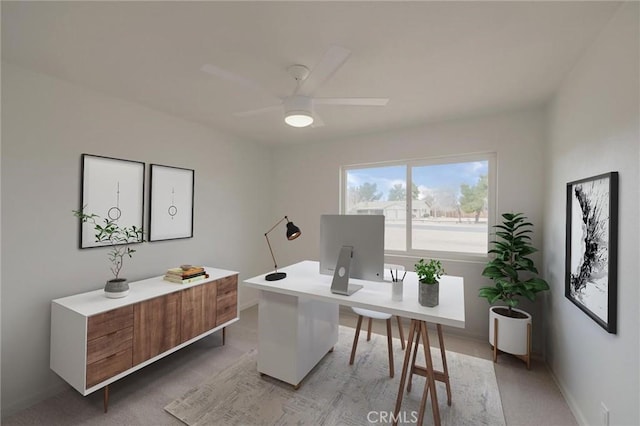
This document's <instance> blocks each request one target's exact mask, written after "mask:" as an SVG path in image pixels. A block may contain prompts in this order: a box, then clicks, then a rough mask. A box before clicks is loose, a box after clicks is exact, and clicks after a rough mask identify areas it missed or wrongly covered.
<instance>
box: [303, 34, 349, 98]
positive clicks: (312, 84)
mask: <svg viewBox="0 0 640 426" xmlns="http://www.w3.org/2000/svg"><path fill="white" fill-rule="evenodd" d="M350 54H351V51H350V50H349V49H345V48H344V47H340V46H331V47H329V49H327V51H326V52H324V55H323V56H322V59H320V62H318V64H317V65H316V66H315V67H313V69H312V70H311V74H309V76H308V77H307V78H306V79H305V80H304V81H303V82H302V84H300V86H299V87H298V90H297V93H299V94H301V95H306V96H310V95H311V94H313V93H314V92H315V91H316V89H318V87H320V86H321V85H322V84H323V83H324V82H325V81H327V80H328V79H329V78H331V76H332V75H333V74H334V73H335V72H336V71H337V70H338V68H340V67H341V66H342V64H344V62H345V61H346V60H347V58H348V57H349V55H350Z"/></svg>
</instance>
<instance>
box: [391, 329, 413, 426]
mask: <svg viewBox="0 0 640 426" xmlns="http://www.w3.org/2000/svg"><path fill="white" fill-rule="evenodd" d="M416 324H418V321H416V320H414V319H412V320H411V325H410V326H409V340H408V341H407V350H406V351H405V353H404V362H403V363H402V373H401V375H400V387H399V388H398V398H397V399H396V408H395V409H394V410H393V419H394V420H393V425H394V426H397V424H398V420H397V419H398V418H399V416H398V414H399V413H400V407H401V406H402V397H403V396H404V384H405V381H406V379H407V369H408V368H409V358H411V350H410V348H411V345H412V344H413V335H414V334H415V329H416Z"/></svg>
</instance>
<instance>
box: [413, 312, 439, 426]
mask: <svg viewBox="0 0 640 426" xmlns="http://www.w3.org/2000/svg"><path fill="white" fill-rule="evenodd" d="M420 334H421V336H422V347H423V348H424V358H425V360H426V362H427V382H426V383H425V386H424V394H423V395H422V404H421V405H420V414H418V416H419V417H420V419H419V420H418V422H419V424H422V417H423V416H424V408H425V402H426V398H427V391H428V390H429V388H431V409H432V410H433V423H434V424H435V426H440V408H439V407H438V395H437V393H436V382H435V379H434V374H433V359H431V345H430V344H429V333H427V323H426V322H424V321H420Z"/></svg>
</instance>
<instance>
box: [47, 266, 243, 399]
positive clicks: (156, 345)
mask: <svg viewBox="0 0 640 426" xmlns="http://www.w3.org/2000/svg"><path fill="white" fill-rule="evenodd" d="M205 269H206V270H207V273H209V275H210V278H208V279H206V280H204V281H203V282H198V283H193V284H189V285H188V286H184V287H181V285H180V284H174V283H170V282H167V281H164V280H163V279H162V277H155V278H150V279H147V280H142V281H138V282H134V283H130V288H131V289H130V293H129V296H128V297H126V298H123V299H107V298H105V297H104V295H103V292H102V290H97V291H93V292H88V293H82V294H77V295H74V296H69V297H65V298H62V299H56V300H54V301H52V303H51V358H50V366H51V369H52V370H53V371H55V372H56V373H57V374H58V375H59V376H60V377H62V378H63V379H65V380H66V381H67V382H68V383H69V384H71V386H73V387H74V388H75V389H76V390H77V391H78V392H80V393H81V394H83V395H88V394H90V393H92V392H94V391H96V390H98V389H100V388H104V389H105V411H106V408H107V405H108V385H109V383H112V382H114V381H115V380H117V379H119V378H121V377H124V376H126V375H127V374H129V373H132V372H134V371H136V370H138V369H140V368H142V367H144V366H145V365H147V364H150V363H151V362H153V361H155V360H157V359H159V358H162V357H164V356H166V355H168V354H170V353H172V352H175V351H177V350H178V349H180V348H182V347H184V346H186V345H188V344H190V343H192V342H194V341H196V340H198V339H200V338H202V337H205V336H208V335H209V334H211V333H213V332H215V331H217V330H222V331H223V344H224V329H225V327H226V326H228V325H230V324H232V323H233V322H235V321H237V320H238V273H237V272H233V271H226V270H223V269H216V268H209V267H205Z"/></svg>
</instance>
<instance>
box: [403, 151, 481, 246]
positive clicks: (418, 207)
mask: <svg viewBox="0 0 640 426" xmlns="http://www.w3.org/2000/svg"><path fill="white" fill-rule="evenodd" d="M488 175H489V161H487V160H484V161H473V162H466V163H449V164H437V165H429V166H419V167H412V169H411V179H412V181H413V184H414V185H415V186H416V187H417V193H418V194H417V197H412V201H411V217H412V219H411V226H412V228H411V239H412V249H415V250H433V251H448V252H464V253H482V254H484V253H486V252H487V244H488V237H487V235H488V234H487V233H488V226H487V217H488V212H487V207H488V196H489V187H488Z"/></svg>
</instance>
